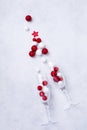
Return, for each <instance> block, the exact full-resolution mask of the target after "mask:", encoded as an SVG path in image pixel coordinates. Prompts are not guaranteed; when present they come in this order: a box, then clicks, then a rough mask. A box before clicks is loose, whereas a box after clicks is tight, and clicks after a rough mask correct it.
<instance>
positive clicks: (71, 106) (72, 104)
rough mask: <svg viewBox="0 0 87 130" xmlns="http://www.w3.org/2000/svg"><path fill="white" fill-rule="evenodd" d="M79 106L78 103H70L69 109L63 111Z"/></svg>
mask: <svg viewBox="0 0 87 130" xmlns="http://www.w3.org/2000/svg"><path fill="white" fill-rule="evenodd" d="M79 104H80V103H71V104H70V105H69V107H67V108H65V109H64V110H65V111H67V110H70V109H72V108H75V107H77V106H78V105H79Z"/></svg>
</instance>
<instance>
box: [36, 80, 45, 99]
mask: <svg viewBox="0 0 87 130" xmlns="http://www.w3.org/2000/svg"><path fill="white" fill-rule="evenodd" d="M47 85H48V82H47V81H46V80H44V81H42V85H38V86H37V90H38V91H39V95H40V96H41V98H42V100H44V101H46V100H47V96H46V95H45V92H43V87H46V86H47Z"/></svg>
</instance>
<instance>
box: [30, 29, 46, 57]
mask: <svg viewBox="0 0 87 130" xmlns="http://www.w3.org/2000/svg"><path fill="white" fill-rule="evenodd" d="M32 35H33V36H34V37H33V39H32V41H33V42H36V43H37V45H33V46H32V47H31V51H30V52H29V56H30V57H34V56H35V54H36V51H37V50H38V44H40V43H41V42H42V40H41V38H39V37H38V38H37V36H38V32H35V31H34V32H33V33H32ZM42 54H44V55H46V54H48V49H47V48H42Z"/></svg>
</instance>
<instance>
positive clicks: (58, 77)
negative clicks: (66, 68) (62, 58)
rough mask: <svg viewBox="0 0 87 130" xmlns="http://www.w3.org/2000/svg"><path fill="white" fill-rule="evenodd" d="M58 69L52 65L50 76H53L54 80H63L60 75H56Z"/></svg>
mask: <svg viewBox="0 0 87 130" xmlns="http://www.w3.org/2000/svg"><path fill="white" fill-rule="evenodd" d="M58 71H59V68H58V67H54V68H53V71H51V76H52V77H53V80H54V82H59V81H62V80H63V78H62V77H60V76H58V75H57V73H58Z"/></svg>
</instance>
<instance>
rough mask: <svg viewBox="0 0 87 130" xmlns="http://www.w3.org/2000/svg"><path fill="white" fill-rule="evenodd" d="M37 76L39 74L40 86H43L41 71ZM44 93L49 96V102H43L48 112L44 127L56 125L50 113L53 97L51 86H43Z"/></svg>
mask: <svg viewBox="0 0 87 130" xmlns="http://www.w3.org/2000/svg"><path fill="white" fill-rule="evenodd" d="M37 74H38V80H39V84H41V85H42V82H43V79H42V75H41V72H40V70H39V71H37ZM44 81H47V80H44ZM48 87H49V88H48ZM44 88H45V89H44ZM42 91H43V92H44V93H45V95H46V96H47V100H41V101H42V103H43V105H44V108H45V111H46V115H47V122H46V123H44V124H42V125H43V126H46V125H50V124H56V123H57V122H56V121H53V120H52V117H51V112H50V96H51V94H50V86H48V85H47V86H43V89H42ZM42 98H43V97H42Z"/></svg>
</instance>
